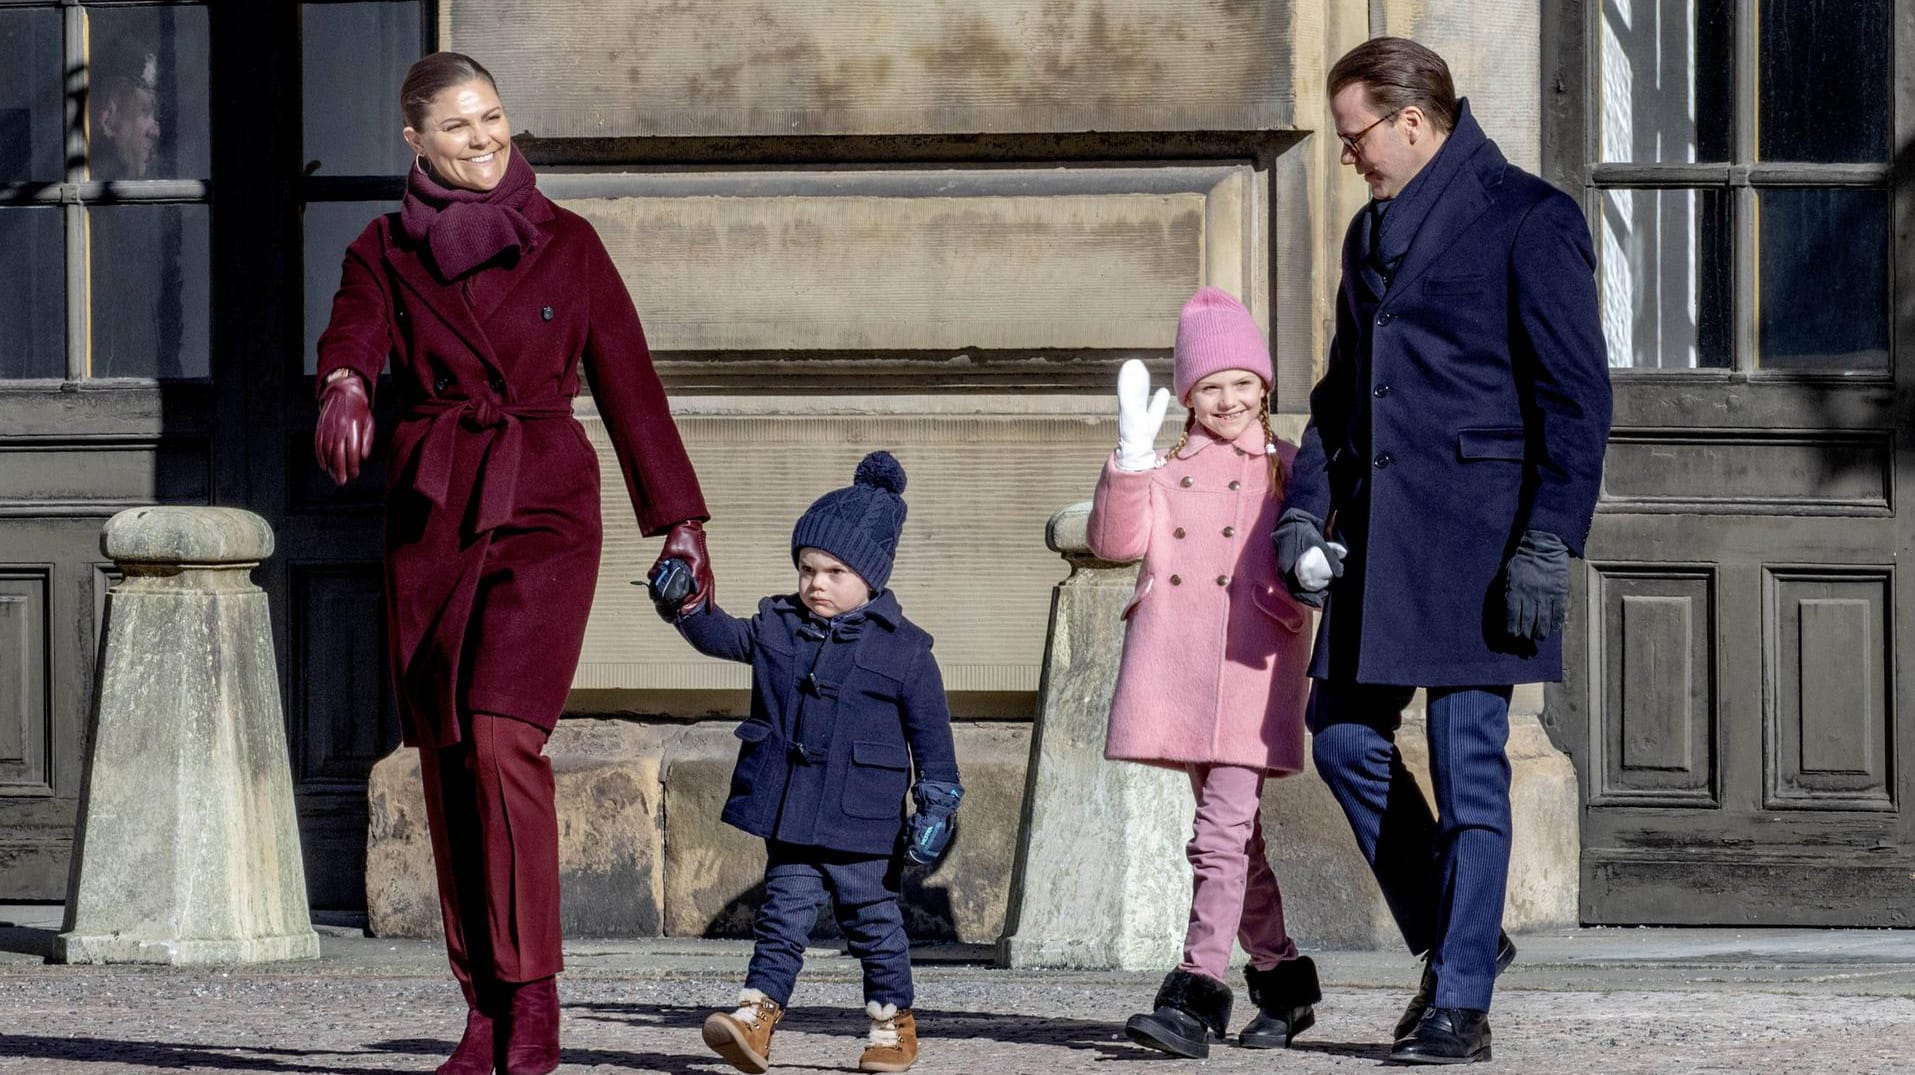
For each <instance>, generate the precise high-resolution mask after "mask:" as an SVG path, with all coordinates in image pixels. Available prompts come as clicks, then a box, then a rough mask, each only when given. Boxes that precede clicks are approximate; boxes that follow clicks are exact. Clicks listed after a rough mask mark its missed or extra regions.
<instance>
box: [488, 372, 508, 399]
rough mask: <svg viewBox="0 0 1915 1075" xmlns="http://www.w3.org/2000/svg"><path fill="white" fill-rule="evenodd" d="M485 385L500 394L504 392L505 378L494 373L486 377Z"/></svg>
mask: <svg viewBox="0 0 1915 1075" xmlns="http://www.w3.org/2000/svg"><path fill="white" fill-rule="evenodd" d="M485 385H486V387H487V388H490V389H491V390H492V391H494V392H497V393H500V394H504V392H505V380H504V378H502V377H500V376H499V375H498V374H496V373H495V374H493V375H492V376H490V377H488V378H486V380H485Z"/></svg>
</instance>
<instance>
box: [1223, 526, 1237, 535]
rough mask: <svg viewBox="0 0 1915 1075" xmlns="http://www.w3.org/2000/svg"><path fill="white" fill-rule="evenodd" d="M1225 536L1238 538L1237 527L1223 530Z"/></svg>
mask: <svg viewBox="0 0 1915 1075" xmlns="http://www.w3.org/2000/svg"><path fill="white" fill-rule="evenodd" d="M1223 536H1224V537H1236V536H1237V528H1236V527H1234V526H1226V527H1224V528H1223Z"/></svg>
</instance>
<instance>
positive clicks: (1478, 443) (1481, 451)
mask: <svg viewBox="0 0 1915 1075" xmlns="http://www.w3.org/2000/svg"><path fill="white" fill-rule="evenodd" d="M1456 457H1457V458H1458V459H1513V460H1515V461H1517V462H1519V463H1520V462H1522V459H1523V430H1522V427H1520V426H1516V427H1511V428H1506V429H1464V430H1459V431H1458V432H1457V434H1456Z"/></svg>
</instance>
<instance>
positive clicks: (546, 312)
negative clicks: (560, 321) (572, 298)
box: [539, 306, 552, 321]
mask: <svg viewBox="0 0 1915 1075" xmlns="http://www.w3.org/2000/svg"><path fill="white" fill-rule="evenodd" d="M539 316H540V317H542V318H544V319H545V320H547V321H550V320H552V308H551V307H550V306H547V307H544V308H543V309H541V310H539Z"/></svg>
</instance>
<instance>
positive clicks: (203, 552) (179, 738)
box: [54, 507, 319, 964]
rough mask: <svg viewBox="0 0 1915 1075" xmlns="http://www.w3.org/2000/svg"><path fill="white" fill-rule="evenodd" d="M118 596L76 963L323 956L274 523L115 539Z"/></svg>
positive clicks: (166, 527)
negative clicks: (299, 806) (276, 599)
mask: <svg viewBox="0 0 1915 1075" xmlns="http://www.w3.org/2000/svg"><path fill="white" fill-rule="evenodd" d="M101 547H102V549H103V550H104V551H105V552H106V554H107V555H108V556H110V557H112V558H113V559H114V560H115V561H116V562H117V563H118V565H119V569H120V572H121V575H122V578H121V581H120V582H118V583H117V584H115V585H114V586H113V588H112V590H111V591H110V592H109V593H108V596H107V618H106V632H105V637H104V643H103V648H102V656H101V662H100V683H99V693H98V695H97V696H96V698H95V704H94V709H93V713H92V734H91V736H90V741H91V744H92V745H91V751H90V753H89V755H88V758H87V775H86V785H85V789H84V791H83V793H82V798H81V807H80V819H79V825H78V832H77V840H76V845H75V849H74V857H73V867H72V873H71V876H70V880H69V884H68V892H67V907H66V921H65V925H64V927H63V929H62V932H61V933H60V935H59V937H58V938H57V939H56V940H55V943H54V959H55V960H56V961H59V962H67V963H177V964H188V963H251V962H262V961H267V960H283V959H311V958H316V957H317V956H318V955H319V939H318V936H317V935H316V934H315V933H314V932H313V929H312V922H311V915H310V913H309V910H308V907H307V903H306V874H305V868H304V866H303V864H302V862H301V858H300V849H299V829H298V826H297V823H296V820H295V818H294V813H293V794H292V769H291V766H290V764H289V763H288V758H287V752H286V732H285V719H284V716H283V715H282V713H281V710H280V703H279V681H278V671H277V664H276V662H275V661H274V658H273V648H272V616H271V612H270V610H269V609H268V607H267V602H266V594H265V593H264V592H263V591H261V590H260V589H259V588H258V587H257V586H255V585H253V583H252V580H251V578H250V577H249V575H250V571H251V569H252V568H253V567H255V566H257V564H258V563H259V562H260V561H261V560H263V559H265V558H266V557H267V556H270V555H272V550H273V539H272V531H271V529H270V528H268V527H267V525H266V523H265V521H264V520H262V519H260V518H259V517H258V516H256V515H253V514H251V513H250V512H245V511H240V510H237V509H232V508H185V507H150V508H134V509H130V510H128V511H123V512H121V513H120V514H118V515H116V516H114V517H113V518H112V519H111V520H109V521H108V523H107V524H106V527H105V531H104V533H103V535H102V540H101Z"/></svg>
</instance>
